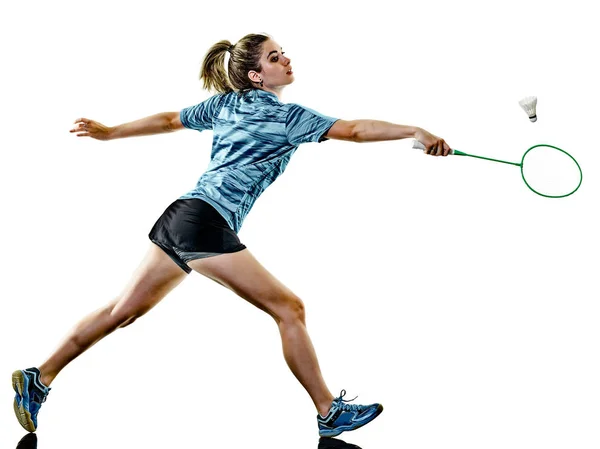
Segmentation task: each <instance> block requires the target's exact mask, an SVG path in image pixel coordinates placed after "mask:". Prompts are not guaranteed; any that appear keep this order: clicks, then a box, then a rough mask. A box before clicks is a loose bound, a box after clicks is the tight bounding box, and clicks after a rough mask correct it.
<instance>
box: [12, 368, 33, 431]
mask: <svg viewBox="0 0 600 449" xmlns="http://www.w3.org/2000/svg"><path fill="white" fill-rule="evenodd" d="M12 384H13V388H14V390H15V393H17V394H18V395H19V396H20V397H21V405H19V404H17V398H16V397H15V400H14V403H13V409H14V410H15V416H16V417H17V419H18V420H19V423H20V424H21V426H22V427H23V428H24V429H25V430H27V431H28V432H35V425H34V424H33V421H32V420H31V414H30V413H29V410H26V409H25V405H24V404H25V400H27V402H29V392H28V388H27V386H28V384H29V379H27V377H26V376H25V375H23V371H15V372H14V373H13V374H12Z"/></svg>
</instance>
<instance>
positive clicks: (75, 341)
mask: <svg viewBox="0 0 600 449" xmlns="http://www.w3.org/2000/svg"><path fill="white" fill-rule="evenodd" d="M186 275H187V274H186V273H185V271H183V270H182V269H181V268H180V267H179V266H177V264H175V262H173V261H172V260H171V258H170V257H169V256H167V254H165V253H164V252H163V250H162V249H160V248H159V247H158V246H156V245H155V244H154V243H151V246H150V248H149V250H148V253H147V254H146V256H145V257H144V259H143V261H142V263H141V264H140V266H139V267H138V269H137V270H136V271H135V273H134V274H133V277H132V279H131V281H130V283H129V285H127V287H126V288H125V289H124V290H123V292H122V293H121V294H120V295H119V296H118V297H117V298H116V299H115V300H113V301H112V302H110V303H109V304H107V305H106V306H104V307H102V308H100V309H98V310H96V311H95V312H92V313H91V314H89V315H88V316H86V317H85V318H84V319H83V320H81V321H80V322H79V323H78V324H77V325H76V326H75V327H74V328H73V329H72V330H71V332H70V333H69V334H68V335H67V336H66V338H65V339H64V341H63V342H62V343H61V344H60V345H59V347H58V349H56V351H55V352H54V353H53V354H52V355H51V356H50V357H49V358H48V359H47V360H46V361H45V362H44V363H43V364H42V365H40V366H39V369H40V372H41V379H40V380H41V381H42V383H43V384H44V385H46V386H49V385H50V384H51V383H52V381H53V380H54V378H55V377H56V376H57V375H58V373H59V372H60V371H61V370H62V369H63V368H64V367H65V366H67V364H69V363H70V362H71V361H72V360H73V359H75V358H76V357H78V356H79V355H81V354H82V353H83V352H85V351H86V350H87V349H88V348H90V347H92V346H93V345H94V344H96V343H97V342H98V341H100V340H101V339H102V338H104V337H106V336H107V335H109V334H110V333H112V332H113V331H115V330H116V329H118V328H119V327H125V326H128V325H129V324H131V323H133V322H134V321H135V320H136V319H137V318H139V317H141V316H142V315H144V314H145V313H146V312H148V311H149V310H150V309H152V307H154V306H155V305H156V304H158V303H159V302H160V300H161V299H163V298H164V297H165V296H166V295H167V293H169V292H170V291H171V290H172V289H173V288H175V287H176V286H177V285H179V283H181V281H183V279H184V278H185V277H186Z"/></svg>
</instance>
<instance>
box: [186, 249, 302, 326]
mask: <svg viewBox="0 0 600 449" xmlns="http://www.w3.org/2000/svg"><path fill="white" fill-rule="evenodd" d="M188 265H189V266H190V267H191V268H192V269H193V270H194V271H197V272H198V273H200V274H203V275H204V276H207V277H208V278H210V279H212V280H214V281H216V282H218V283H219V284H221V285H224V286H225V287H227V288H229V289H230V290H232V291H233V292H235V293H237V294H238V295H239V296H241V297H242V298H244V299H245V300H246V301H248V302H250V303H251V304H253V305H255V306H256V307H258V308H259V309H261V310H263V311H265V312H267V313H268V314H269V315H271V316H272V317H273V318H274V319H275V320H276V321H277V322H279V321H280V320H282V319H284V318H286V317H288V316H294V317H297V316H298V315H301V316H302V318H303V313H304V308H303V307H304V306H303V303H302V301H301V300H300V298H298V296H296V295H295V294H294V293H293V292H292V291H291V290H290V289H289V288H287V287H286V286H285V285H283V283H281V282H280V281H279V280H278V279H277V278H276V277H275V276H273V275H272V274H271V273H270V272H269V271H267V269H266V268H265V267H263V266H262V265H261V264H260V263H259V262H258V260H256V258H255V257H254V256H253V255H252V253H250V251H249V250H248V249H244V250H242V251H238V252H235V253H230V254H221V255H219V256H214V257H208V258H205V259H197V260H192V261H190V262H188Z"/></svg>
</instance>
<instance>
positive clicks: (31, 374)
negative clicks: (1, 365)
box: [12, 368, 51, 432]
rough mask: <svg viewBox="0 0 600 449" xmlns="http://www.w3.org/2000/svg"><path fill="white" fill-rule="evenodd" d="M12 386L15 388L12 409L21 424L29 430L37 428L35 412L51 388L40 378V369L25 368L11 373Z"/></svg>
mask: <svg viewBox="0 0 600 449" xmlns="http://www.w3.org/2000/svg"><path fill="white" fill-rule="evenodd" d="M12 382H13V388H14V389H15V393H16V395H15V402H14V409H15V415H16V416H17V419H18V420H19V422H20V423H21V426H23V428H24V429H25V430H27V431H29V432H35V429H37V414H38V412H39V411H40V407H41V406H42V403H43V402H46V397H47V396H48V393H49V392H50V390H51V388H49V387H47V386H45V385H44V384H43V383H42V381H41V380H40V370H39V369H37V368H27V369H25V370H17V371H15V372H14V373H13V374H12Z"/></svg>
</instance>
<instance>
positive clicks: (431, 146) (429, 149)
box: [415, 128, 451, 156]
mask: <svg viewBox="0 0 600 449" xmlns="http://www.w3.org/2000/svg"><path fill="white" fill-rule="evenodd" d="M415 139H417V140H418V141H419V142H421V143H422V144H423V145H424V146H425V150H424V151H423V152H424V153H425V154H430V155H432V156H448V154H450V151H451V148H450V146H449V145H448V144H447V143H446V142H445V141H444V139H442V138H440V137H438V136H434V135H433V134H431V133H429V132H427V131H425V130H424V129H422V128H419V129H418V130H417V132H416V133H415Z"/></svg>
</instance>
